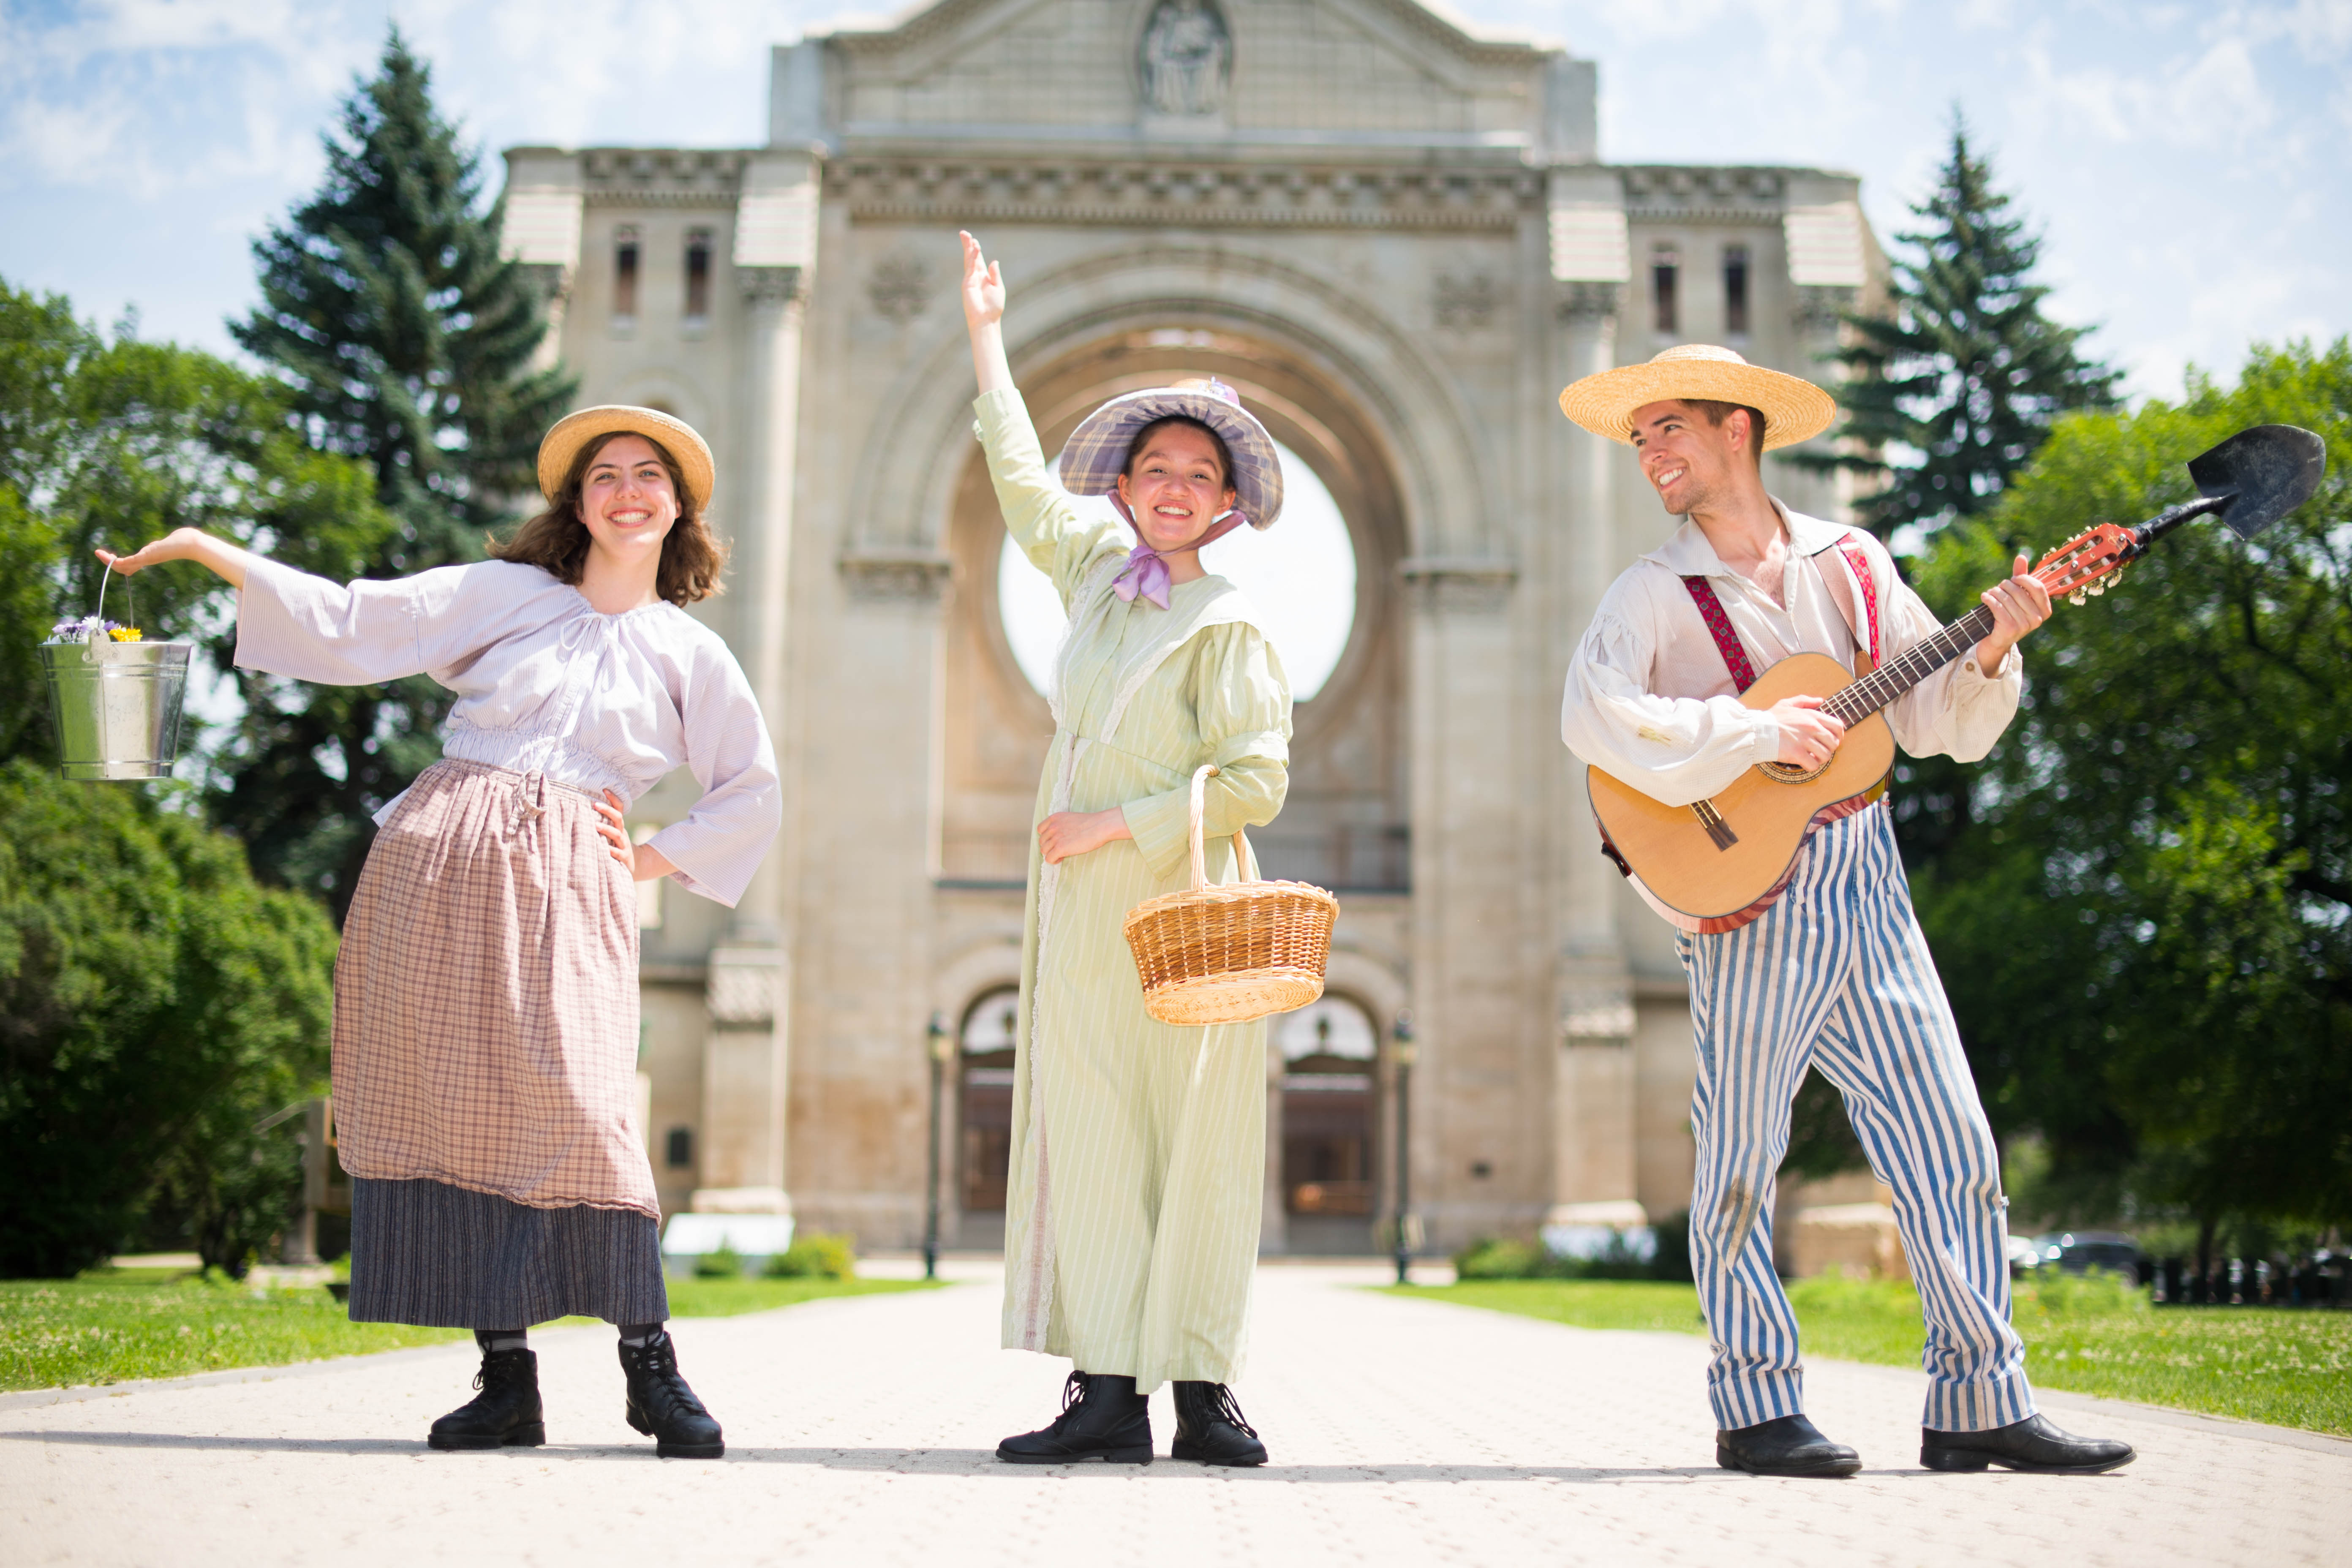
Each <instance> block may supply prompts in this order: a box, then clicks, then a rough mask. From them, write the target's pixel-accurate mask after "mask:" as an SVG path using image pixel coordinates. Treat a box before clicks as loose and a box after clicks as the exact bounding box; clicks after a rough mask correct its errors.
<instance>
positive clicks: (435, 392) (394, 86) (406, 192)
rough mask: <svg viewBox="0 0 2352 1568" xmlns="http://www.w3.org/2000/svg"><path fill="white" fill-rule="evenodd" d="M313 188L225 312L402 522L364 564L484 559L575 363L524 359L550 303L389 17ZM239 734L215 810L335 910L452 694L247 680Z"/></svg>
mask: <svg viewBox="0 0 2352 1568" xmlns="http://www.w3.org/2000/svg"><path fill="white" fill-rule="evenodd" d="M325 142H326V152H327V174H326V178H325V180H324V182H323V183H322V184H321V185H320V190H319V192H318V194H317V195H314V196H313V197H312V198H311V199H310V200H309V201H308V202H306V203H304V204H303V205H300V206H299V207H297V208H296V209H295V210H294V212H293V213H292V214H291V215H290V216H289V218H288V220H287V222H286V223H285V224H284V225H282V226H278V227H275V228H273V229H272V230H271V231H270V232H269V233H268V235H267V236H266V237H263V238H261V239H259V240H257V241H256V242H255V245H254V255H255V258H256V259H257V263H258V266H259V270H260V275H261V276H260V281H261V295H262V302H261V305H260V308H259V309H257V310H255V311H254V312H253V314H252V315H251V317H250V318H248V319H247V320H246V321H242V322H236V323H232V325H231V328H230V330H231V331H232V332H233V333H234V334H235V336H236V340H237V342H239V343H241V344H243V345H244V346H245V348H246V349H247V350H248V351H249V352H251V353H253V354H255V355H256V356H257V357H258V358H260V359H261V360H262V361H264V362H265V363H268V365H269V366H270V367H271V369H272V370H273V371H274V372H275V373H276V374H277V375H278V377H279V378H280V379H281V380H282V381H283V382H284V383H285V384H286V385H287V387H288V388H289V393H290V395H291V399H292V402H293V405H294V407H295V410H296V412H297V414H298V415H299V416H300V417H301V419H302V420H303V422H304V424H305V426H306V428H307V429H308V430H309V431H310V436H311V438H312V439H313V440H314V441H315V442H316V443H317V444H318V445H319V446H320V447H323V448H325V449H326V450H328V451H331V452H337V453H342V454H346V455H349V456H352V457H354V458H360V459H362V460H363V461H365V462H366V463H368V464H369V465H371V466H372V467H373V468H374V470H375V475H376V484H377V490H378V494H379V497H380V499H381V500H382V501H383V505H384V506H385V508H386V509H387V510H389V511H390V512H391V513H392V515H393V516H394V518H395V519H396V520H397V521H398V524H399V526H398V528H397V529H396V530H395V531H394V533H393V534H392V535H391V536H390V537H388V538H387V539H386V541H385V542H384V543H383V545H382V546H381V547H380V548H379V549H378V550H377V551H376V552H375V553H374V554H373V557H372V558H371V559H369V560H368V561H367V562H366V563H365V564H364V567H363V569H362V574H364V575H367V576H373V577H390V576H402V575H406V574H410V573H415V572H420V571H424V570H425V569H427V568H429V567H434V566H441V565H446V564H448V563H452V562H460V561H469V560H476V559H478V558H479V557H480V554H481V545H482V538H483V534H484V531H485V530H487V529H488V527H490V526H491V525H492V524H494V523H497V522H499V521H505V520H507V519H509V517H511V516H512V515H513V511H514V509H515V507H516V504H517V502H518V501H520V500H521V499H523V498H526V497H528V496H529V495H530V492H531V490H532V489H533V477H532V459H533V454H534V452H535V450H536V447H537V443H538V439H539V437H540V434H541V431H543V430H544V429H545V428H546V426H548V425H549V424H550V423H551V422H552V421H553V420H554V419H555V418H556V417H557V416H559V415H560V414H561V413H562V410H563V407H564V405H565V404H566V402H567V401H568V400H569V398H570V396H571V394H572V384H571V382H570V381H569V380H568V379H567V378H566V377H565V376H564V375H563V374H562V373H561V372H559V371H555V370H546V369H535V368H534V367H533V365H532V363H531V362H532V357H533V355H534V354H535V353H537V351H538V349H539V346H540V343H541V340H542V338H543V337H544V336H545V334H546V331H547V318H546V310H545V301H544V300H541V298H540V296H539V293H538V290H537V289H536V288H535V286H534V285H533V284H532V283H531V282H530V279H529V278H528V276H527V275H526V274H525V273H524V271H523V269H522V268H521V267H520V265H519V264H517V263H515V262H513V261H509V260H506V259H503V258H501V257H500V254H499V251H500V244H499V237H500V226H501V222H502V216H503V214H502V209H501V208H500V207H499V206H498V205H492V206H490V207H489V208H488V210H487V211H484V210H481V209H482V202H481V197H482V185H483V179H482V172H481V166H480V160H479V158H478V154H477V153H475V152H474V151H473V150H471V149H469V148H467V147H466V146H465V145H463V144H462V143H461V142H460V141H459V140H458V135H457V127H456V126H454V125H452V124H451V123H450V122H449V121H446V120H444V119H443V118H442V117H441V116H440V114H439V113H438V112H437V111H436V110H435V108H434V104H433V94H432V74H431V72H430V70H429V69H428V68H426V67H425V64H424V63H423V62H422V61H420V60H419V59H417V58H416V57H415V55H413V54H411V53H410V52H409V49H408V46H407V45H406V43H405V42H404V41H403V39H402V38H401V37H400V33H399V31H398V29H397V28H395V29H394V31H393V32H392V34H391V36H390V37H389V39H388V40H387V42H386V44H385V46H384V51H383V61H382V66H381V69H380V70H379V72H378V74H377V75H376V77H375V79H373V80H372V81H366V82H362V83H361V84H359V86H358V88H357V89H356V90H355V91H354V92H353V93H352V96H351V97H350V98H349V99H348V100H346V101H345V102H344V104H343V108H342V113H341V127H340V133H339V134H338V133H336V132H330V133H329V134H328V135H327V136H326V138H325ZM242 683H243V688H244V695H245V699H246V702H247V710H248V711H247V724H246V730H245V734H244V736H243V738H242V742H241V744H240V747H239V748H238V750H237V752H236V754H234V755H233V756H231V757H230V758H229V759H227V761H226V771H227V772H228V773H229V774H230V775H231V780H232V782H231V784H229V787H228V788H227V790H226V792H225V793H224V794H223V795H222V796H221V797H220V798H219V799H218V800H217V801H216V802H215V810H216V813H217V815H218V816H219V817H220V818H221V819H222V820H223V821H224V822H226V824H228V825H229V826H231V827H233V828H234V829H236V831H237V832H239V833H241V834H243V835H244V837H245V838H246V841H247V847H248V849H249V850H250V851H251V853H252V855H253V858H254V863H255V866H256V868H257V869H258V870H259V871H261V872H262V873H263V874H264V875H265V876H268V877H269V878H271V879H275V880H280V881H285V882H290V883H293V884H296V885H298V886H303V887H308V888H310V889H315V890H317V891H319V892H320V893H322V894H323V895H324V896H325V897H326V898H327V900H328V901H329V902H330V903H331V905H333V907H334V908H335V910H336V911H337V914H338V917H340V915H341V910H342V909H343V907H344V906H345V905H346V904H348V903H349V901H350V899H351V892H352V886H353V884H354V882H355V881H356V879H357V877H358V874H359V869H360V867H361V865H362V863H363V862H364V860H365V858H366V854H367V844H368V840H369V837H370V829H369V827H368V817H369V816H370V815H371V814H372V813H373V811H374V810H375V809H376V808H377V807H379V806H381V805H383V803H384V802H385V801H386V800H389V799H390V798H392V796H394V795H397V794H398V793H399V792H400V791H401V790H403V789H405V788H406V787H407V786H408V783H409V781H410V780H411V779H413V778H415V775H416V774H417V773H420V772H422V771H423V770H424V769H425V767H426V766H427V765H429V764H430V763H431V762H432V761H433V759H434V758H435V757H436V756H437V755H438V754H439V750H440V748H439V742H438V740H437V738H436V737H437V731H438V728H439V725H440V721H441V720H442V718H443V717H444V715H445V714H446V710H447V695H448V694H447V693H446V692H445V691H443V690H442V689H440V688H439V687H437V686H436V685H434V684H433V683H432V682H431V681H430V680H428V679H425V678H423V677H421V676H420V677H415V678H412V679H407V680H403V681H397V682H393V683H390V684H388V685H385V686H381V687H373V688H361V689H325V688H314V687H292V686H289V684H288V683H284V682H279V681H274V680H271V679H267V678H256V677H251V676H247V677H245V678H243V682H242Z"/></svg>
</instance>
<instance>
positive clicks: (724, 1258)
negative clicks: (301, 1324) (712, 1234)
mask: <svg viewBox="0 0 2352 1568" xmlns="http://www.w3.org/2000/svg"><path fill="white" fill-rule="evenodd" d="M694 1277H695V1278H696V1279H741V1278H742V1277H743V1259H742V1258H740V1257H738V1256H737V1255H736V1251H735V1249H734V1248H733V1247H720V1248H719V1250H718V1251H716V1252H706V1253H704V1254H703V1255H702V1256H701V1257H699V1258H696V1259H695V1260H694Z"/></svg>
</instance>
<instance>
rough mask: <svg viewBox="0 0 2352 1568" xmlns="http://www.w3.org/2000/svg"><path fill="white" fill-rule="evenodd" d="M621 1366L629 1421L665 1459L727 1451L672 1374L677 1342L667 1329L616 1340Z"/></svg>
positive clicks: (702, 1411)
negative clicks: (636, 1339)
mask: <svg viewBox="0 0 2352 1568" xmlns="http://www.w3.org/2000/svg"><path fill="white" fill-rule="evenodd" d="M621 1370H622V1372H624V1373H626V1374H627V1375H628V1379H629V1403H628V1408H627V1411H626V1412H625V1414H626V1415H628V1418H629V1425H630V1426H634V1427H635V1428H636V1429H637V1430H638V1431H640V1432H643V1433H644V1434H645V1435H646V1436H648V1437H651V1438H652V1439H653V1440H654V1452H655V1453H656V1454H657V1455H659V1456H660V1457H661V1458H665V1459H715V1458H719V1456H720V1455H721V1454H724V1453H725V1452H727V1442H726V1437H725V1435H724V1434H723V1433H721V1432H720V1431H719V1423H718V1422H716V1421H713V1420H712V1419H711V1418H710V1412H709V1411H708V1410H705V1409H704V1408H703V1407H702V1401H700V1400H699V1399H697V1398H696V1397H695V1396H694V1390H692V1389H691V1388H688V1386H687V1385H686V1379H685V1378H683V1377H680V1376H679V1375H678V1372H677V1345H676V1344H675V1343H673V1342H671V1340H670V1337H669V1331H667V1329H656V1330H655V1331H653V1332H652V1333H651V1334H649V1335H647V1336H646V1342H645V1343H643V1344H641V1345H633V1344H631V1343H629V1342H627V1341H626V1340H624V1341H622V1342H621Z"/></svg>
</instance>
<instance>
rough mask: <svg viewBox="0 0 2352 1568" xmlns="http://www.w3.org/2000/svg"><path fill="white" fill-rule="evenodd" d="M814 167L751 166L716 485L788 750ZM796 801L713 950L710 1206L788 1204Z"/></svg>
mask: <svg viewBox="0 0 2352 1568" xmlns="http://www.w3.org/2000/svg"><path fill="white" fill-rule="evenodd" d="M815 179H816V168H815V163H814V159H813V158H812V157H811V156H810V155H808V154H807V153H792V154H788V155H784V156H762V157H760V158H757V159H755V160H754V161H753V162H752V163H751V164H750V165H749V166H748V167H747V168H746V170H745V172H744V180H743V194H742V195H741V197H740V200H739V202H738V205H737V211H736V226H735V252H734V271H735V279H736V282H737V284H738V286H739V287H740V289H742V292H743V299H744V303H745V306H746V312H745V313H746V316H747V318H748V321H747V325H746V330H745V333H744V345H743V348H744V353H743V365H744V386H743V392H742V403H741V408H742V412H743V419H742V424H741V426H740V430H741V436H740V440H741V442H742V447H743V450H742V452H741V453H740V456H739V457H738V458H736V460H735V466H734V467H735V473H736V474H737V475H738V476H740V482H739V483H738V484H737V485H736V486H735V487H734V488H733V489H732V494H731V496H730V494H729V493H728V492H727V491H722V492H721V493H720V495H719V518H718V521H719V526H720V528H721V531H723V532H725V533H726V534H728V535H729V536H730V539H731V541H732V543H733V548H734V560H733V571H732V578H733V581H732V584H731V586H732V588H733V590H734V592H733V595H731V598H732V604H731V605H730V608H731V609H732V611H733V614H734V617H735V618H734V625H733V627H732V630H733V636H732V637H730V639H729V640H730V643H731V644H732V645H733V647H734V649H735V654H736V658H738V659H740V661H741V662H742V665H743V672H744V674H745V676H746V677H747V678H748V679H750V680H751V689H752V691H753V692H754V694H756V695H757V697H758V698H759V701H760V709H761V712H762V713H763V714H765V715H766V716H767V719H768V722H769V725H770V729H771V732H772V735H773V737H774V739H775V740H776V742H777V743H778V747H779V750H780V751H781V750H782V745H783V742H784V740H785V736H784V734H783V732H782V723H783V717H784V712H785V696H786V689H787V686H786V680H787V672H786V668H785V658H784V654H785V647H786V640H785V633H786V626H787V610H788V606H789V601H790V585H791V567H792V539H793V493H794V489H795V487H796V482H797V479H798V472H799V469H798V455H799V449H800V436H799V429H800V378H801V325H802V318H803V314H804V310H805V305H806V300H807V282H808V279H809V276H810V274H811V272H812V270H813V269H814V264H815V259H816V255H815V246H816V227H815V201H816V184H815ZM794 858H795V845H794V835H793V821H792V816H791V802H790V801H789V800H787V802H786V813H785V824H784V829H783V832H782V834H781V835H780V836H779V837H778V841H777V843H776V846H775V847H774V848H773V849H772V850H771V851H770V852H769V854H768V856H767V858H766V859H765V860H764V861H763V862H762V863H761V867H760V869H759V870H758V871H757V872H756V873H754V874H753V876H752V879H751V886H750V887H749V888H747V889H745V891H744V894H743V898H742V900H741V901H740V902H739V903H738V904H737V905H736V908H735V915H734V919H733V920H732V921H730V924H729V927H728V932H727V936H726V938H725V940H724V941H723V942H721V943H720V944H719V946H718V947H717V948H716V949H715V950H714V951H713V952H711V955H710V973H709V1010H710V1032H709V1037H708V1038H707V1042H706V1044H705V1047H704V1054H703V1075H702V1081H703V1124H702V1125H703V1135H702V1158H701V1171H700V1175H701V1178H702V1182H701V1185H700V1186H699V1187H698V1188H697V1189H696V1191H695V1194H694V1196H693V1198H692V1200H691V1202H692V1206H693V1207H694V1208H695V1209H696V1210H697V1211H698V1212H701V1213H726V1214H790V1213H792V1199H791V1196H790V1195H789V1194H788V1193H787V1192H786V1191H785V1175H784V1173H785V1170H786V1168H787V1155H788V1152H789V1151H788V1150H787V1147H786V1137H785V1129H786V1117H785V1101H786V1095H787V1091H788V1088H789V1083H790V1073H789V1062H790V1044H791V1020H792V1006H791V997H792V959H791V952H790V946H789V931H788V913H787V907H786V900H785V892H784V890H785V889H786V888H787V887H789V886H790V879H791V873H792V867H793V861H794Z"/></svg>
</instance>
